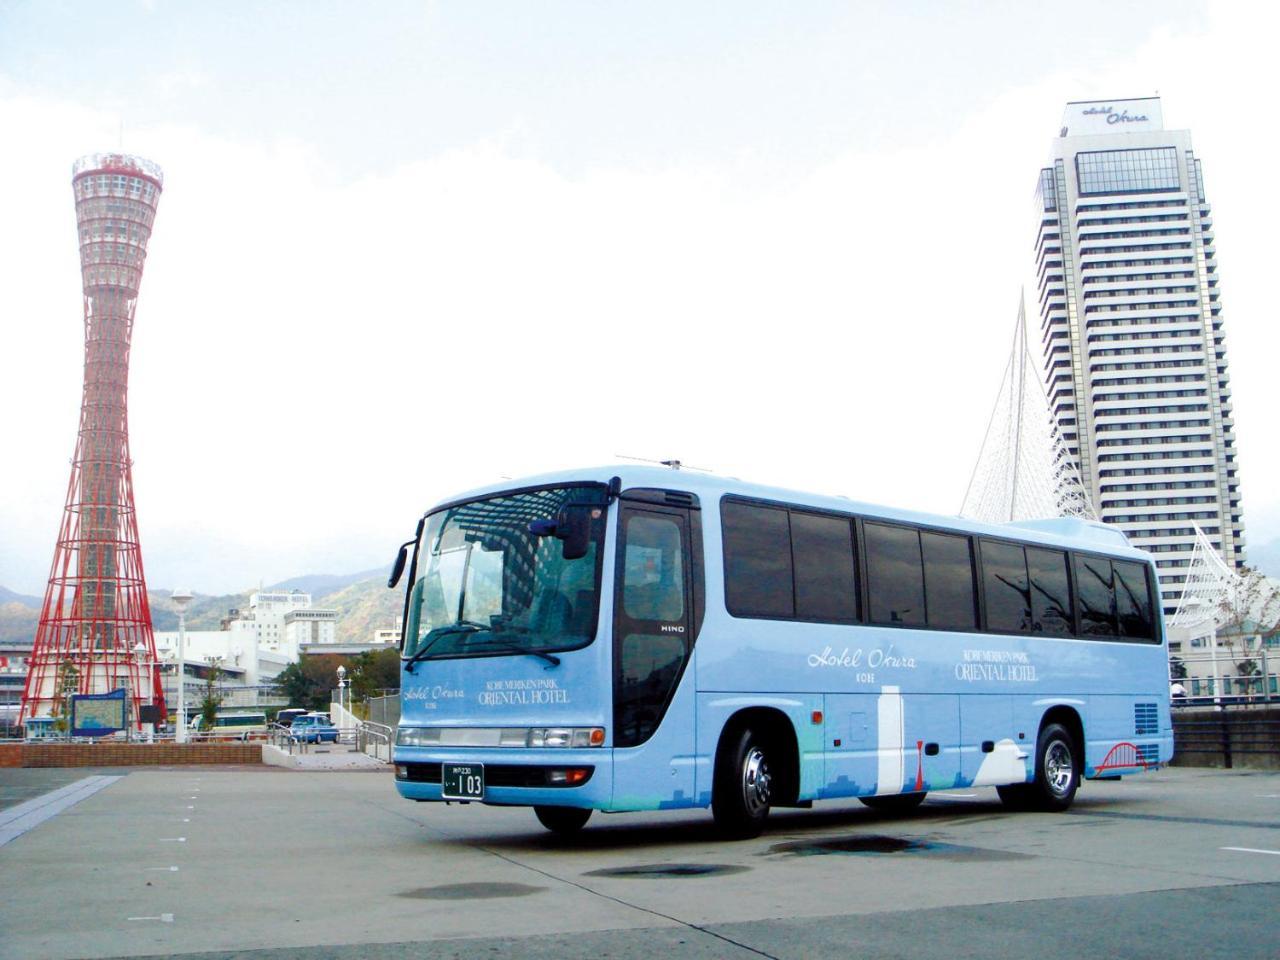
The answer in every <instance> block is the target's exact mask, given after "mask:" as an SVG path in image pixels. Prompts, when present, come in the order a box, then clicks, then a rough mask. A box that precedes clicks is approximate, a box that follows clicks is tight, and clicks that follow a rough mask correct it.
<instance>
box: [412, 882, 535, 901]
mask: <svg viewBox="0 0 1280 960" xmlns="http://www.w3.org/2000/svg"><path fill="white" fill-rule="evenodd" d="M545 889H547V888H546V887H531V886H529V885H528V884H527V883H446V884H444V885H443V886H439V887H419V888H418V889H417V890H406V891H405V892H404V893H399V894H396V896H400V897H408V898H409V899H411V900H496V899H499V898H502V897H527V896H528V895H529V894H531V893H541V892H542V891H543V890H545Z"/></svg>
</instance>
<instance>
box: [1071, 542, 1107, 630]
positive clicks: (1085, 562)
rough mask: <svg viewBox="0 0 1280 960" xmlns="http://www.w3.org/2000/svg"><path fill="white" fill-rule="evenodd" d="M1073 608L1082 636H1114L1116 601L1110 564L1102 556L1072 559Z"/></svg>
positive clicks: (1078, 556) (1077, 556)
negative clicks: (1073, 564) (1076, 612)
mask: <svg viewBox="0 0 1280 960" xmlns="http://www.w3.org/2000/svg"><path fill="white" fill-rule="evenodd" d="M1075 567H1076V608H1077V611H1078V613H1079V616H1080V635H1081V636H1082V637H1114V636H1115V635H1116V601H1115V592H1114V590H1113V589H1112V586H1111V561H1110V560H1107V559H1104V558H1102V557H1084V556H1080V555H1079V554H1077V555H1076V558H1075Z"/></svg>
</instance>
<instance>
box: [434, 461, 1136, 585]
mask: <svg viewBox="0 0 1280 960" xmlns="http://www.w3.org/2000/svg"><path fill="white" fill-rule="evenodd" d="M613 477H619V478H621V480H622V489H623V490H627V489H628V488H634V487H656V488H659V489H664V490H679V491H685V492H688V493H693V494H696V495H697V496H698V498H699V500H700V501H701V502H702V505H703V506H704V507H706V506H708V505H709V504H714V503H717V502H719V500H720V499H721V498H722V497H724V496H738V497H748V498H752V499H757V500H772V501H778V502H781V503H788V504H793V505H796V506H806V507H814V508H816V509H819V510H831V511H834V512H837V513H851V514H857V515H858V516H861V517H875V518H880V519H884V520H896V521H900V522H903V523H914V524H920V525H923V526H933V527H943V528H946V529H949V530H956V531H959V532H964V533H971V534H978V535H986V536H992V537H1007V538H1014V539H1018V540H1024V541H1028V542H1032V543H1042V544H1046V545H1052V546H1058V547H1071V548H1075V549H1084V550H1095V551H1098V552H1102V553H1109V554H1115V555H1120V556H1130V557H1133V558H1135V559H1140V560H1142V561H1144V562H1148V563H1149V562H1151V556H1150V554H1148V553H1146V552H1144V551H1142V550H1139V549H1137V548H1136V547H1133V546H1131V545H1130V544H1129V540H1128V538H1127V537H1126V536H1125V535H1124V533H1123V532H1122V531H1121V530H1119V529H1117V528H1116V527H1113V526H1109V525H1107V524H1105V523H1101V522H1099V521H1096V520H1083V519H1080V518H1078V517H1049V518H1045V519H1042V520H1015V521H1010V522H1009V523H985V522H983V521H980V520H971V519H969V518H967V517H960V516H949V515H945V514H932V513H924V512H922V511H917V510H903V509H900V508H898V507H886V506H880V505H877V504H871V503H864V502H861V501H857V500H851V499H849V498H848V497H845V496H841V495H828V494H819V493H804V492H801V491H797V490H787V489H784V488H781V487H770V486H765V485H762V484H755V483H746V482H744V481H741V480H737V479H734V478H732V477H721V476H717V475H716V474H711V473H703V472H701V471H695V470H679V471H677V470H672V469H670V468H669V467H653V466H644V465H636V464H617V465H613V466H601V467H585V468H578V469H568V470H562V471H558V472H556V473H544V474H540V475H537V476H531V477H521V478H517V479H515V480H507V481H504V482H503V483H500V484H494V485H491V486H487V487H477V488H476V489H474V490H469V491H465V492H463V493H461V494H459V495H458V496H455V497H450V498H448V500H445V501H442V502H441V503H439V504H437V505H435V506H433V507H432V508H431V510H430V511H428V512H434V511H436V510H439V509H440V508H441V507H443V506H446V505H448V504H452V503H461V502H466V501H468V500H474V499H478V498H481V497H487V496H495V495H497V494H501V493H505V492H511V491H516V490H522V489H531V488H536V487H543V486H552V485H572V484H574V483H608V482H609V480H610V479H612V478H613Z"/></svg>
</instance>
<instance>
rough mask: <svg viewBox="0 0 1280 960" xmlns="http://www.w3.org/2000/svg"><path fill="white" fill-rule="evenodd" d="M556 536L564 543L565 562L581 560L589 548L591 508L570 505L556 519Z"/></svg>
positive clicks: (575, 504)
mask: <svg viewBox="0 0 1280 960" xmlns="http://www.w3.org/2000/svg"><path fill="white" fill-rule="evenodd" d="M556 536H557V537H559V538H560V539H561V540H563V541H564V549H563V550H562V551H561V553H562V554H563V556H564V558H565V559H566V560H581V559H582V558H583V557H585V556H586V555H587V551H588V550H589V549H590V548H591V507H590V506H587V505H585V504H580V503H571V504H569V505H568V506H567V507H565V508H564V509H562V510H561V511H560V516H559V517H558V518H557V519H556Z"/></svg>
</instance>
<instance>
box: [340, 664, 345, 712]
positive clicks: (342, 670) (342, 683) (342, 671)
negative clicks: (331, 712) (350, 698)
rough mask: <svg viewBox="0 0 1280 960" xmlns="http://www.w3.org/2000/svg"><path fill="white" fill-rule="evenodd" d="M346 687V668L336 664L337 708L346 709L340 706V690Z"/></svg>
mask: <svg viewBox="0 0 1280 960" xmlns="http://www.w3.org/2000/svg"><path fill="white" fill-rule="evenodd" d="M346 685H347V668H346V667H344V666H343V665H342V664H338V706H339V707H342V709H344V710H345V709H346V707H343V705H342V688H343V687H345V686H346Z"/></svg>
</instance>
